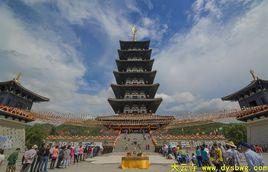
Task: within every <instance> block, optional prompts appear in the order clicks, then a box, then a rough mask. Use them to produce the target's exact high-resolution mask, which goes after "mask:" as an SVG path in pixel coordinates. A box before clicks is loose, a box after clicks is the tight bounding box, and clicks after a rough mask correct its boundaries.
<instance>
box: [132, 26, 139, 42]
mask: <svg viewBox="0 0 268 172" xmlns="http://www.w3.org/2000/svg"><path fill="white" fill-rule="evenodd" d="M131 31H132V35H133V37H132V40H133V41H136V33H137V31H138V30H137V28H136V26H135V25H134V26H132V28H131Z"/></svg>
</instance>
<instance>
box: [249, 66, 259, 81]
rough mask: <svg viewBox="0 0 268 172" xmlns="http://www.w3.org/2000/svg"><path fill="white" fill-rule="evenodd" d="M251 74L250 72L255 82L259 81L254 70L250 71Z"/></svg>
mask: <svg viewBox="0 0 268 172" xmlns="http://www.w3.org/2000/svg"><path fill="white" fill-rule="evenodd" d="M249 72H250V74H251V76H252V78H253V80H254V81H255V80H257V79H259V78H258V76H257V75H256V73H255V71H254V70H252V69H250V71H249Z"/></svg>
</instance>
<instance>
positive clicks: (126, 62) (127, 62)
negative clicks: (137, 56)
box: [116, 59, 154, 71]
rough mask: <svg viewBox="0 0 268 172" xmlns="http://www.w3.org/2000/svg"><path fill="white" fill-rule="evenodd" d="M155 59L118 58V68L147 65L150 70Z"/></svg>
mask: <svg viewBox="0 0 268 172" xmlns="http://www.w3.org/2000/svg"><path fill="white" fill-rule="evenodd" d="M153 63H154V59H149V60H119V59H116V64H117V67H118V70H121V69H126V68H127V67H131V66H133V67H139V66H142V67H145V68H146V69H147V70H148V71H151V70H152V67H153Z"/></svg>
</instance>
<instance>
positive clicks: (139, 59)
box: [127, 57, 143, 61]
mask: <svg viewBox="0 0 268 172" xmlns="http://www.w3.org/2000/svg"><path fill="white" fill-rule="evenodd" d="M142 60H143V59H142V58H133V57H132V58H128V59H127V61H142Z"/></svg>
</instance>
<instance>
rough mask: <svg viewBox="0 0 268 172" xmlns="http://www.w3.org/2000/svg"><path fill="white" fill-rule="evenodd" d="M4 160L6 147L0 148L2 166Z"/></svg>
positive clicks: (0, 163)
mask: <svg viewBox="0 0 268 172" xmlns="http://www.w3.org/2000/svg"><path fill="white" fill-rule="evenodd" d="M4 161H5V155H4V149H0V167H1V166H2V164H3V162H4Z"/></svg>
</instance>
